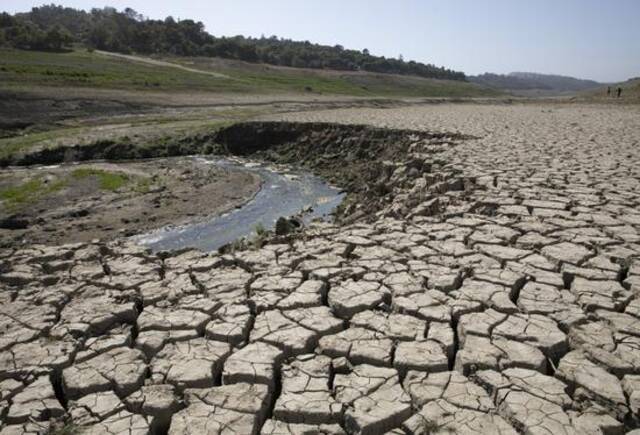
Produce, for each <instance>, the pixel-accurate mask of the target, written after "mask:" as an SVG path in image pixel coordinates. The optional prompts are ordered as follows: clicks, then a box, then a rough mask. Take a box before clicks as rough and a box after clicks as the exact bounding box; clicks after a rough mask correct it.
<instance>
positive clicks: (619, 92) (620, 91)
mask: <svg viewBox="0 0 640 435" xmlns="http://www.w3.org/2000/svg"><path fill="white" fill-rule="evenodd" d="M621 93H622V88H620V87H618V98H620V94H621Z"/></svg>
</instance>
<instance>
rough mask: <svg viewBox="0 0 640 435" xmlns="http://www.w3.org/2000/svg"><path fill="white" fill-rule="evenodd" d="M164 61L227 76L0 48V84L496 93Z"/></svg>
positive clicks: (369, 77) (440, 83) (399, 79)
mask: <svg viewBox="0 0 640 435" xmlns="http://www.w3.org/2000/svg"><path fill="white" fill-rule="evenodd" d="M170 60H171V61H172V62H175V63H180V64H182V65H188V66H189V67H191V68H194V69H201V70H203V71H214V72H221V73H223V74H226V75H227V76H228V78H221V77H215V76H213V75H209V74H199V73H197V72H195V71H193V72H192V71H185V70H181V69H177V68H172V67H170V66H156V65H149V64H144V63H142V62H135V61H131V60H127V59H120V58H116V57H110V56H106V55H103V54H100V53H89V52H86V51H73V52H70V53H43V52H30V51H21V50H0V87H5V88H25V87H28V86H74V87H87V88H98V89H131V90H138V91H144V90H154V91H171V92H172V91H185V90H189V91H194V90H198V91H206V92H213V93H239V94H252V93H254V94H255V93H267V94H269V93H323V94H335V95H352V96H359V97H446V96H452V97H482V96H493V95H496V94H497V93H496V92H495V91H491V90H487V89H484V88H481V87H479V86H476V85H472V84H470V83H464V82H455V81H447V80H431V79H423V78H419V77H407V76H396V75H386V74H371V73H342V72H325V71H314V70H304V69H294V68H279V67H271V66H265V65H252V64H246V63H244V62H230V61H226V62H225V61H220V60H218V59H216V60H211V59H201V58H196V59H191V58H178V59H170Z"/></svg>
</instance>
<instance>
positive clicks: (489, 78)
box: [468, 72, 603, 95]
mask: <svg viewBox="0 0 640 435" xmlns="http://www.w3.org/2000/svg"><path fill="white" fill-rule="evenodd" d="M468 80H469V81H470V82H473V83H477V84H480V85H483V86H487V87H490V88H494V89H500V90H504V91H510V92H512V93H515V94H533V93H538V94H541V95H556V94H557V95H562V94H568V93H576V92H581V91H587V90H590V89H597V88H600V87H602V86H603V83H599V82H596V81H594V80H585V79H578V78H575V77H568V76H562V75H555V74H540V73H532V72H512V73H509V74H492V73H485V74H481V75H478V76H469V77H468Z"/></svg>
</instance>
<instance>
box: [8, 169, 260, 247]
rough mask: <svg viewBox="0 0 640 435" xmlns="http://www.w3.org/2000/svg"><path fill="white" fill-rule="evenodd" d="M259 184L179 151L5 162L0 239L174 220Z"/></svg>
mask: <svg viewBox="0 0 640 435" xmlns="http://www.w3.org/2000/svg"><path fill="white" fill-rule="evenodd" d="M260 184H261V179H260V176H259V175H258V174H255V173H250V172H247V171H242V170H240V169H238V168H233V167H220V166H215V165H209V164H205V163H203V162H201V161H198V160H197V159H193V158H186V157H185V158H179V157H178V158H166V159H152V160H148V161H143V162H120V163H89V164H63V165H54V166H41V167H35V168H34V167H30V168H13V169H5V170H3V171H2V173H0V191H2V192H5V194H6V196H7V198H9V200H5V201H4V202H3V207H2V209H0V226H1V227H2V228H0V244H2V245H4V246H16V245H20V244H29V243H46V244H57V243H65V242H66V243H69V242H72V243H74V242H88V241H91V240H93V239H113V238H115V237H123V236H131V235H133V234H137V233H139V232H142V231H149V230H152V229H154V228H160V227H162V226H165V225H169V224H173V225H180V224H184V223H187V222H192V221H197V220H201V219H204V218H207V217H209V216H212V215H218V214H222V213H225V212H228V211H230V210H233V209H235V208H237V207H240V206H242V205H243V204H244V203H245V202H247V201H249V200H250V199H251V198H253V196H254V195H255V194H256V193H257V192H258V191H259V189H260ZM11 194H13V195H11ZM16 196H17V198H16Z"/></svg>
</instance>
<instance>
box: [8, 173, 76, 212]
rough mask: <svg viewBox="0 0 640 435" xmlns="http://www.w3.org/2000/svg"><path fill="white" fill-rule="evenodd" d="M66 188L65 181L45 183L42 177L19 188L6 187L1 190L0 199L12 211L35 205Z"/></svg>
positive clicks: (18, 186)
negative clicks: (41, 199)
mask: <svg viewBox="0 0 640 435" xmlns="http://www.w3.org/2000/svg"><path fill="white" fill-rule="evenodd" d="M65 186H66V181H65V180H56V181H52V182H50V183H46V182H45V181H43V179H42V177H37V178H33V179H31V180H29V181H26V182H24V183H22V184H20V185H17V186H11V187H6V188H4V189H1V190H0V199H2V201H3V202H4V203H5V205H6V207H7V208H8V209H10V210H12V209H16V208H19V207H20V206H23V205H26V204H30V203H33V202H35V201H37V200H38V199H40V198H41V197H42V196H44V195H47V194H50V193H53V192H57V191H58V190H60V189H62V188H64V187H65Z"/></svg>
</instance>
